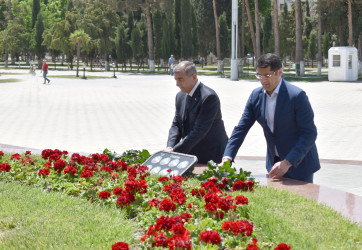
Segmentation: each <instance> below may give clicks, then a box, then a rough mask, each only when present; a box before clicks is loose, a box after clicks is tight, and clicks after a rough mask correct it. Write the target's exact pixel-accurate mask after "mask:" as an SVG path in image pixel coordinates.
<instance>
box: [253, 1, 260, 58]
mask: <svg viewBox="0 0 362 250" xmlns="http://www.w3.org/2000/svg"><path fill="white" fill-rule="evenodd" d="M254 5H255V12H254V13H255V37H256V46H255V47H256V53H255V59H258V58H259V56H261V48H260V22H259V1H258V0H254Z"/></svg>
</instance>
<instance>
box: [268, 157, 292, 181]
mask: <svg viewBox="0 0 362 250" xmlns="http://www.w3.org/2000/svg"><path fill="white" fill-rule="evenodd" d="M291 166H292V164H290V163H289V162H288V161H287V160H286V159H285V160H282V161H279V162H277V163H275V164H274V166H273V168H272V169H271V170H270V172H269V177H270V178H272V179H280V178H281V177H282V176H283V175H284V174H285V173H286V172H288V169H289V168H290V167H291Z"/></svg>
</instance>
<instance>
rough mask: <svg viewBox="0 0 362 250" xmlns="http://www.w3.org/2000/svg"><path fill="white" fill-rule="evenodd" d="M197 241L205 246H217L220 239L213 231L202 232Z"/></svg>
mask: <svg viewBox="0 0 362 250" xmlns="http://www.w3.org/2000/svg"><path fill="white" fill-rule="evenodd" d="M199 241H203V242H205V243H206V244H210V243H211V244H213V245H219V244H220V243H221V237H220V234H219V233H218V232H217V231H215V230H212V231H204V232H202V233H201V234H200V237H199Z"/></svg>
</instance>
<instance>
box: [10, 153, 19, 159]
mask: <svg viewBox="0 0 362 250" xmlns="http://www.w3.org/2000/svg"><path fill="white" fill-rule="evenodd" d="M20 157H21V155H19V154H18V153H16V154H13V155H12V156H11V157H10V160H14V159H16V160H19V159H20Z"/></svg>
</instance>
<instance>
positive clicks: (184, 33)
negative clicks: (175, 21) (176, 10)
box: [180, 0, 193, 60]
mask: <svg viewBox="0 0 362 250" xmlns="http://www.w3.org/2000/svg"><path fill="white" fill-rule="evenodd" d="M191 12H192V7H191V3H190V0H183V1H181V35H180V37H181V40H180V42H181V57H182V58H183V59H184V60H188V59H190V58H191V56H192V36H193V34H192V29H191V27H192V23H191V22H192V19H191V18H190V13H191Z"/></svg>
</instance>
